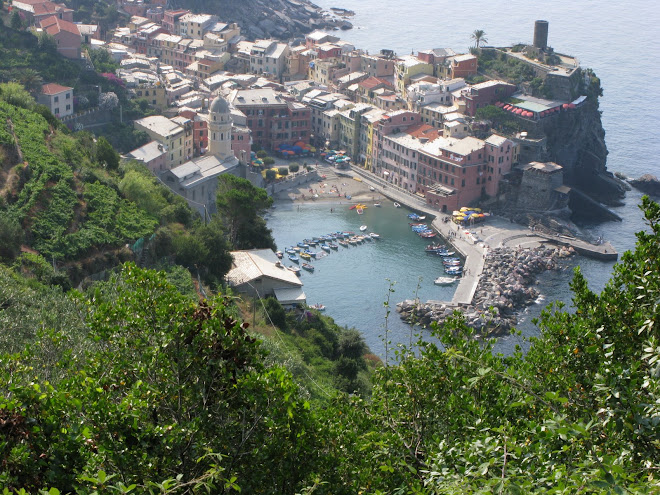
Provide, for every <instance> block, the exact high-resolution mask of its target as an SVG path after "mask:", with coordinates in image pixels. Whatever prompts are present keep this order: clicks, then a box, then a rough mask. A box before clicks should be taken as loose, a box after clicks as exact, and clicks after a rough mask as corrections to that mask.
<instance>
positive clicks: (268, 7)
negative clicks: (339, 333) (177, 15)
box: [177, 0, 352, 41]
mask: <svg viewBox="0 0 660 495" xmlns="http://www.w3.org/2000/svg"><path fill="white" fill-rule="evenodd" d="M177 7H181V8H188V9H191V10H192V11H194V12H208V13H210V14H217V15H219V16H220V17H221V19H223V20H224V21H229V22H237V23H238V24H239V25H240V26H241V31H242V32H243V33H244V34H245V35H246V36H247V37H248V38H250V39H257V38H277V39H281V40H287V41H288V40H291V39H295V38H300V37H302V36H303V35H305V34H306V33H309V32H310V31H313V30H314V29H336V28H340V29H350V28H351V27H352V25H351V23H350V22H349V21H347V20H346V19H345V18H342V17H341V16H337V15H333V14H331V13H329V12H326V11H324V10H323V9H322V8H321V7H319V6H317V5H314V4H313V3H311V2H310V1H309V0H180V1H178V2H177Z"/></svg>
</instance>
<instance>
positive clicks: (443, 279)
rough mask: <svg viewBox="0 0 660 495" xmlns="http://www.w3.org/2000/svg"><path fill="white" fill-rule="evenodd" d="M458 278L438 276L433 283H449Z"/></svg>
mask: <svg viewBox="0 0 660 495" xmlns="http://www.w3.org/2000/svg"><path fill="white" fill-rule="evenodd" d="M457 280H458V277H438V278H436V279H435V280H434V281H433V283H434V284H435V285H451V284H453V283H454V282H456V281H457Z"/></svg>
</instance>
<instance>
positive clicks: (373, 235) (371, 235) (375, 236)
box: [369, 232, 380, 239]
mask: <svg viewBox="0 0 660 495" xmlns="http://www.w3.org/2000/svg"><path fill="white" fill-rule="evenodd" d="M369 237H371V238H372V239H380V235H378V234H376V233H375V232H370V233H369Z"/></svg>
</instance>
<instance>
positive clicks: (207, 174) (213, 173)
mask: <svg viewBox="0 0 660 495" xmlns="http://www.w3.org/2000/svg"><path fill="white" fill-rule="evenodd" d="M207 119H208V136H209V149H208V152H207V153H206V154H205V155H204V156H200V157H198V158H194V159H192V160H190V161H188V162H186V163H184V164H182V165H179V166H178V167H174V168H172V169H171V170H168V171H167V172H165V173H164V174H163V176H162V180H163V181H164V182H165V184H167V186H168V187H169V188H170V189H172V191H174V192H176V193H178V194H180V195H181V196H183V197H184V198H186V199H187V200H188V204H189V205H190V206H191V208H193V209H195V210H197V211H199V213H200V215H202V217H208V216H210V215H211V214H212V213H215V211H216V204H215V195H216V190H217V187H218V176H219V175H221V174H232V175H241V170H240V166H239V165H240V164H239V161H238V159H237V158H236V157H235V156H234V152H233V151H232V149H231V129H232V118H231V112H230V108H229V104H228V103H227V101H226V100H225V99H224V98H223V97H222V96H217V97H216V98H215V99H214V100H213V102H212V103H211V106H210V107H209V113H208V117H207Z"/></svg>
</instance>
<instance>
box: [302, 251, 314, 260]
mask: <svg viewBox="0 0 660 495" xmlns="http://www.w3.org/2000/svg"><path fill="white" fill-rule="evenodd" d="M300 257H301V258H302V259H304V260H308V261H309V260H311V259H312V255H311V254H309V253H308V252H306V251H305V252H304V253H300Z"/></svg>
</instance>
